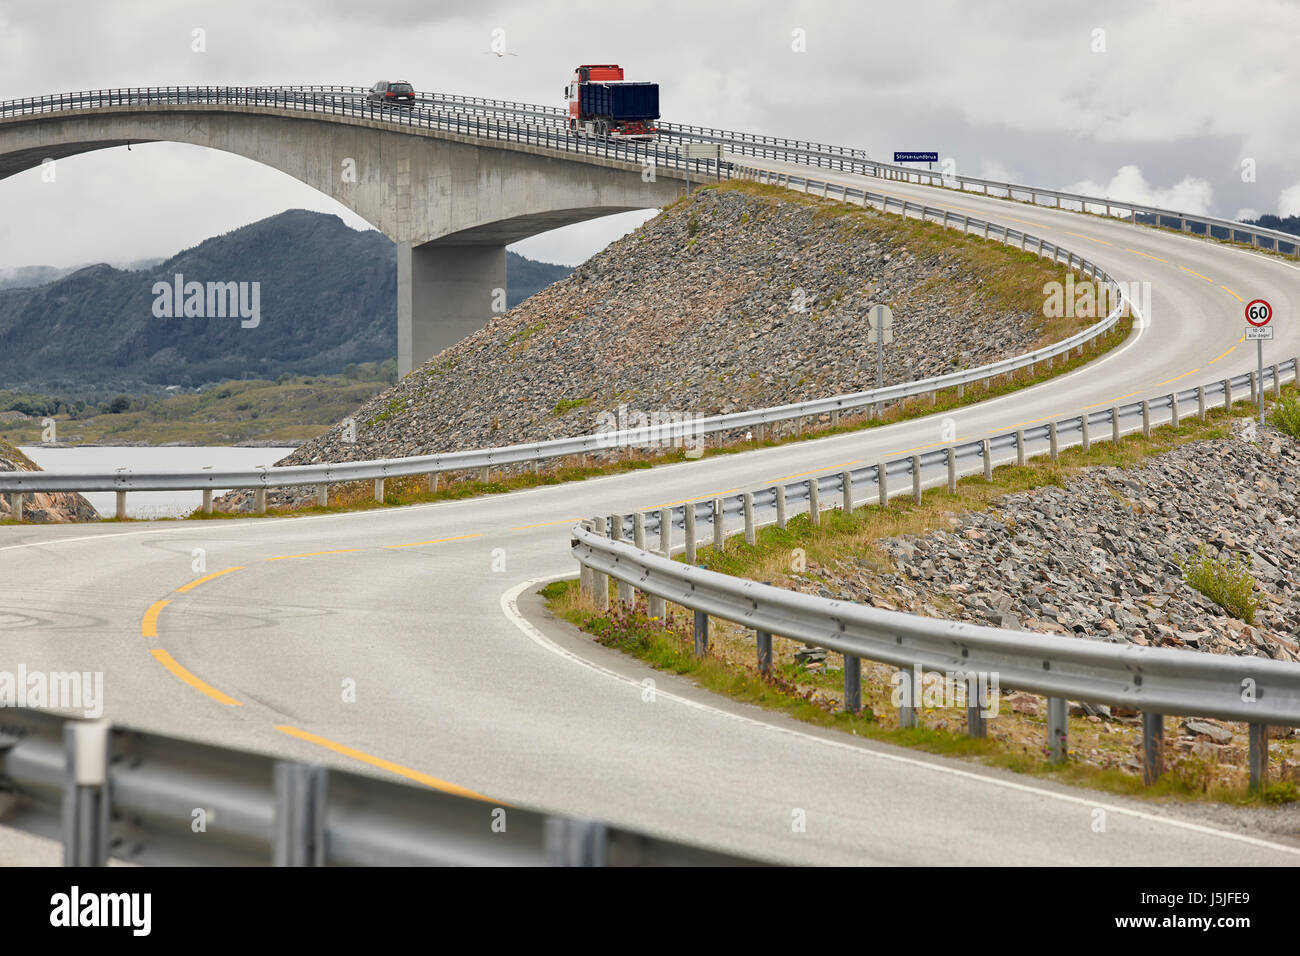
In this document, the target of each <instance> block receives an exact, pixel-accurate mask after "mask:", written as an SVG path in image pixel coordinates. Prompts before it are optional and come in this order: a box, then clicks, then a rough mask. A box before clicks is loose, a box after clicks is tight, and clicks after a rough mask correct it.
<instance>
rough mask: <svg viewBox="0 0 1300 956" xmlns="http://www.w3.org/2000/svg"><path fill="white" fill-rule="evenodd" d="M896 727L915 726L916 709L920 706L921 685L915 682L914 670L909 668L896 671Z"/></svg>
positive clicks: (915, 672)
mask: <svg viewBox="0 0 1300 956" xmlns="http://www.w3.org/2000/svg"><path fill="white" fill-rule="evenodd" d="M898 682H899V683H898V701H899V704H898V726H899V727H915V726H917V719H916V713H917V711H916V708H917V707H918V706H919V705H920V703H921V701H920V700H919V698H920V696H921V685H920V682H919V681H918V680H917V671H916V668H914V667H911V666H905V667H900V668H899V669H898Z"/></svg>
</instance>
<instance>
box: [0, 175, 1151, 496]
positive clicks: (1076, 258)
mask: <svg viewBox="0 0 1300 956" xmlns="http://www.w3.org/2000/svg"><path fill="white" fill-rule="evenodd" d="M737 172H738V173H740V174H741V175H747V176H755V177H767V175H768V174H767V173H766V171H764V170H756V169H746V168H743V167H741V168H738V170H737ZM771 178H772V181H773V182H776V183H778V184H779V185H782V186H790V187H792V188H800V189H803V190H805V191H807V192H813V193H816V192H820V193H821V194H822V195H823V196H834V197H836V198H839V199H841V200H843V201H845V202H856V203H858V204H861V205H864V206H865V205H867V204H871V205H875V206H878V207H879V208H880V209H882V210H885V211H888V212H891V213H895V214H897V215H901V216H910V217H913V218H919V219H924V220H927V221H930V222H933V223H936V224H940V225H943V226H946V227H948V228H952V229H957V230H959V231H962V232H964V233H967V234H973V235H979V236H983V237H984V238H987V239H993V240H996V241H999V242H1002V243H1006V244H1008V245H1010V246H1012V247H1014V248H1018V249H1022V250H1026V251H1031V252H1034V253H1035V254H1037V255H1039V256H1042V257H1046V258H1048V259H1051V260H1052V261H1053V262H1058V263H1061V264H1062V265H1064V266H1066V267H1067V268H1070V269H1073V270H1075V271H1077V272H1078V273H1080V274H1081V275H1083V276H1084V277H1086V278H1087V279H1089V280H1091V281H1094V282H1095V283H1097V284H1098V286H1099V287H1103V288H1105V289H1108V290H1112V291H1113V292H1114V293H1115V296H1116V301H1117V302H1118V304H1117V305H1116V306H1115V308H1114V309H1112V310H1111V311H1110V313H1109V314H1108V315H1106V316H1105V317H1104V318H1102V319H1101V320H1099V321H1098V322H1096V323H1094V324H1093V325H1092V326H1089V327H1088V328H1086V329H1083V330H1082V331H1080V332H1077V333H1075V334H1074V335H1071V336H1069V337H1067V338H1065V339H1062V340H1061V341H1059V342H1055V343H1052V344H1051V345H1047V346H1044V347H1043V348H1040V349H1035V350H1033V351H1031V352H1026V353H1024V354H1022V355H1018V356H1013V357H1011V358H1007V359H1002V360H1000V361H997V362H991V363H988V364H986V365H982V366H979V367H977V368H971V369H962V370H959V371H956V372H949V373H946V374H943V375H938V376H933V377H931V378H926V379H920V380H917V381H913V382H904V383H900V384H898V385H888V386H885V387H884V388H876V389H871V390H868V391H864V392H856V393H852V394H846V395H836V396H832V397H829V398H818V399H811V400H809V401H805V402H794V403H790V404H787V405H779V406H774V407H771V408H759V409H751V410H748V411H743V412H734V413H730V414H726V415H713V416H709V417H701V418H697V419H685V420H682V421H678V422H672V423H665V424H659V425H651V426H646V427H641V428H629V429H621V430H616V431H606V432H596V433H594V434H586V435H578V436H573V437H569V438H559V439H552V440H548V441H542V442H533V443H529V444H520V445H508V446H501V447H496V448H487V449H478V450H473V451H459V452H448V453H445V454H439V455H421V456H413V457H409V458H392V459H383V460H376V461H359V462H339V463H325V464H319V465H290V466H284V467H274V468H262V469H245V470H240V471H208V470H204V471H196V472H162V471H159V472H140V471H128V470H125V469H120V470H118V471H115V472H45V471H10V472H0V493H8V494H9V495H10V511H11V513H12V514H15V515H18V516H21V513H22V496H23V495H24V494H33V493H36V492H51V491H83V492H85V491H90V492H95V491H101V492H102V491H114V492H116V493H117V509H116V514H117V516H118V517H125V516H126V494H127V492H129V491H176V490H201V491H203V492H204V504H203V507H204V510H205V511H207V510H210V509H211V506H212V505H211V500H212V498H211V496H212V494H213V491H214V490H216V489H252V490H254V491H255V492H256V504H255V507H256V508H257V510H258V512H259V513H260V512H262V511H263V510H264V509H265V503H266V490H267V489H269V488H290V487H303V486H309V485H310V486H315V488H316V490H317V495H318V497H319V498H322V499H324V500H327V498H326V496H327V494H328V488H329V486H330V485H332V484H340V483H345V482H352V481H369V480H373V481H374V482H375V483H376V484H375V495H376V498H378V499H380V500H382V497H383V482H384V481H385V480H386V479H388V478H399V477H410V476H413V475H437V474H440V473H443V472H464V471H474V470H482V469H490V468H499V467H503V466H508V465H537V464H539V463H541V462H543V461H548V460H554V459H561V458H568V457H572V456H579V455H587V454H598V453H602V452H608V451H611V450H615V451H616V450H619V449H629V448H638V447H663V446H664V445H666V444H670V443H685V442H694V441H702V440H703V439H705V438H706V437H707V436H710V435H727V434H735V433H743V432H744V431H747V430H750V429H758V430H759V432H760V433H761V432H762V431H763V430H764V429H766V428H768V427H770V426H773V425H776V424H779V423H782V422H791V421H795V420H798V419H805V418H819V417H821V416H830V418H831V422H832V424H837V423H838V421H839V417H840V415H841V414H845V413H854V412H865V411H867V410H869V409H871V408H873V407H875V408H876V409H877V411H879V410H880V409H881V408H882V407H883V406H884V405H886V404H892V403H896V402H900V401H904V400H906V399H908V398H913V397H916V396H923V395H930V396H932V397H933V396H935V395H937V393H938V392H939V391H941V390H944V389H949V388H956V389H958V390H959V391H960V390H963V389H964V388H965V387H966V386H968V385H972V384H974V383H979V382H989V383H991V382H992V381H993V380H994V379H997V378H1000V377H1003V376H1009V375H1011V374H1012V373H1014V372H1017V371H1018V370H1020V369H1029V370H1031V371H1032V370H1033V369H1035V368H1036V367H1037V366H1038V365H1040V364H1041V363H1047V364H1048V365H1051V364H1053V363H1054V362H1055V361H1056V359H1058V358H1061V359H1064V358H1066V357H1068V356H1069V355H1070V354H1071V353H1080V354H1081V353H1082V352H1083V349H1084V347H1085V346H1086V345H1088V344H1089V343H1091V342H1093V341H1095V340H1096V339H1098V338H1100V337H1101V336H1103V335H1106V334H1107V333H1109V332H1110V331H1111V330H1112V329H1114V328H1115V326H1116V325H1117V324H1118V322H1119V321H1120V319H1121V317H1122V316H1123V314H1124V312H1125V311H1126V309H1127V308H1128V299H1127V297H1126V296H1125V294H1124V290H1123V289H1122V287H1120V286H1119V285H1117V284H1116V283H1115V281H1114V280H1113V279H1112V278H1111V277H1110V275H1109V274H1107V273H1106V271H1105V270H1104V269H1102V268H1101V267H1100V266H1098V265H1097V264H1096V263H1094V262H1092V261H1091V260H1089V259H1087V258H1086V257H1084V256H1081V255H1079V254H1077V253H1075V252H1073V251H1071V250H1069V249H1066V248H1064V247H1062V246H1059V245H1057V244H1055V243H1053V242H1049V241H1047V240H1045V239H1043V238H1042V237H1041V236H1034V235H1032V234H1030V233H1027V232H1023V231H1021V230H1017V229H1012V228H1011V227H1009V226H1003V225H999V224H997V223H991V222H988V221H987V220H983V219H977V218H974V217H971V216H957V215H955V214H953V213H951V212H949V211H948V210H946V209H938V208H934V207H931V206H925V205H922V204H920V203H912V202H908V201H903V200H899V199H897V198H895V197H893V196H888V195H885V194H881V193H875V192H871V191H869V190H860V189H855V188H852V187H842V186H839V185H835V184H831V183H827V182H823V181H819V180H813V179H807V178H803V177H791V176H787V175H785V174H779V175H773V176H772V177H771ZM1137 319H1138V320H1141V317H1140V316H1138V317H1137Z"/></svg>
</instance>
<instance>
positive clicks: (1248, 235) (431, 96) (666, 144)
mask: <svg viewBox="0 0 1300 956" xmlns="http://www.w3.org/2000/svg"><path fill="white" fill-rule="evenodd" d="M160 91H164V92H162V94H161V95H162V96H163V97H164V99H158V98H157V97H158V96H159V94H160ZM195 91H199V92H197V93H195ZM366 92H367V91H366V89H365V88H364V87H355V86H352V87H349V86H289V87H131V88H127V89H114V90H92V91H85V92H80V93H63V94H56V95H53V96H44V97H33V98H27V99H20V100H8V101H6V102H3V103H0V119H3V118H5V117H7V116H8V117H18V116H23V115H29V114H41V113H50V112H56V111H60V110H66V109H85V108H104V107H109V106H136V105H149V104H155V103H157V104H162V103H171V104H183V103H191V102H192V103H205V104H219V103H234V104H238V105H248V106H272V107H278V108H287V109H312V110H317V111H320V112H326V113H344V114H347V115H354V116H361V115H364V116H368V117H370V118H383V119H384V120H387V121H394V122H399V123H404V124H406V125H413V126H423V127H425V128H437V129H448V130H454V131H456V132H461V133H464V134H466V135H473V136H483V137H486V138H490V139H504V140H508V141H511V140H513V141H519V142H529V143H532V144H535V145H538V146H543V147H545V148H548V149H556V150H560V151H563V152H581V153H587V154H592V155H596V154H598V155H603V156H608V157H610V158H617V159H624V160H626V161H630V162H643V161H645V160H646V159H648V158H650V157H654V158H655V161H656V164H657V165H661V166H664V167H665V168H669V169H684V168H685V167H686V164H687V163H688V162H689V163H690V164H691V170H692V175H693V176H694V177H695V178H696V179H697V181H698V180H701V179H702V178H706V177H707V176H708V175H710V166H709V164H708V161H707V160H698V159H696V160H689V161H687V160H683V159H682V158H681V157H680V155H679V152H678V150H677V149H676V148H675V147H674V141H675V140H684V141H685V140H689V141H695V142H711V143H718V144H720V145H722V146H723V147H724V148H725V149H726V150H727V151H728V152H729V153H732V154H734V155H736V156H750V157H754V158H761V159H769V160H774V161H779V162H789V163H797V164H799V165H806V166H815V167H819V168H825V169H835V170H839V171H842V172H851V173H858V174H862V175H868V176H875V177H879V178H882V179H893V180H900V181H908V182H915V183H921V184H925V185H930V186H935V187H945V188H950V189H957V190H961V191H979V192H980V193H982V194H984V195H994V194H997V195H1000V196H1001V198H1006V199H1012V200H1020V201H1023V202H1028V203H1033V204H1036V205H1042V204H1047V205H1052V206H1055V207H1057V208H1071V209H1077V210H1079V211H1081V212H1097V213H1104V214H1105V215H1108V216H1112V215H1118V214H1122V215H1123V216H1124V217H1125V218H1127V219H1128V220H1129V221H1131V222H1132V223H1133V224H1134V225H1137V224H1138V223H1139V221H1141V222H1143V223H1146V224H1150V225H1154V226H1156V227H1160V228H1176V229H1178V230H1179V231H1181V232H1187V233H1194V234H1196V235H1200V236H1203V237H1204V238H1206V239H1207V240H1209V239H1222V240H1225V241H1229V242H1241V243H1249V244H1250V245H1251V246H1252V247H1255V248H1262V249H1266V250H1271V251H1273V252H1276V253H1279V254H1282V255H1288V256H1295V257H1296V258H1300V237H1297V236H1295V235H1293V234H1292V233H1288V232H1283V231H1280V230H1276V229H1266V228H1263V227H1260V226H1252V225H1247V224H1245V223H1240V222H1235V221H1233V220H1230V219H1221V218H1218V217H1215V216H1207V215H1203V214H1200V213H1188V212H1178V211H1174V210H1168V209H1162V208H1160V207H1157V206H1151V205H1147V204H1143V203H1135V202H1131V201H1129V200H1125V199H1123V198H1114V197H1106V196H1088V195H1085V194H1082V193H1073V192H1067V191H1064V190H1058V189H1050V188H1047V187H1043V186H1030V185H1023V184H1018V183H1009V182H1002V181H1000V180H994V179H985V178H981V177H976V176H965V175H959V174H956V173H952V174H949V173H946V172H943V171H934V170H924V169H917V168H914V167H910V166H899V165H896V164H890V163H882V162H878V161H876V160H873V159H871V158H870V156H869V155H868V153H867V151H866V150H863V149H860V148H855V147H848V146H836V145H833V144H829V143H817V142H812V141H808V140H798V139H788V138H783V137H776V136H767V135H764V134H760V133H750V132H742V131H735V130H723V129H718V128H715V127H705V126H691V125H683V124H675V123H660V124H659V129H660V138H659V142H658V143H656V144H653V145H652V144H647V143H643V142H638V141H632V142H625V141H617V140H597V139H594V138H591V137H578V136H571V135H569V134H567V133H566V134H565V135H564V136H560V135H559V133H560V131H561V130H562V129H563V117H564V114H563V111H562V110H560V109H558V108H556V107H551V106H545V105H540V104H530V103H520V102H517V101H513V100H494V99H489V98H486V97H471V96H458V95H455V94H448V93H426V94H420V102H421V103H422V104H423V106H424V107H426V108H421V109H410V110H400V111H393V110H385V109H384V108H383V107H378V106H374V105H371V104H369V103H367V101H366V99H365V94H366ZM167 97H170V99H166V98H167ZM195 97H197V98H195ZM429 106H433V107H435V108H436V109H435V110H428V109H427V107H429ZM440 111H450V112H451V113H452V114H456V118H450V117H449V116H448V114H447V113H446V112H440ZM469 116H479V117H483V116H492V117H497V118H498V119H505V118H510V117H524V118H526V119H527V121H528V122H527V124H526V125H525V126H524V127H523V128H522V129H516V128H515V124H513V123H500V122H498V123H493V124H489V125H487V126H483V125H479V124H478V123H470V122H468V120H467V117H469ZM715 172H716V170H715ZM1175 223H1176V224H1177V225H1176V226H1175V225H1174V224H1175Z"/></svg>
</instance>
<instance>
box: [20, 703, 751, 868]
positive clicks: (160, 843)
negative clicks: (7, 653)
mask: <svg viewBox="0 0 1300 956" xmlns="http://www.w3.org/2000/svg"><path fill="white" fill-rule="evenodd" d="M0 791H4V792H7V794H8V795H9V797H10V800H9V803H8V806H7V808H6V809H5V810H4V812H3V813H0V824H2V825H8V826H13V827H17V828H18V829H20V830H24V831H26V832H28V833H34V834H37V835H38V836H44V837H49V838H53V839H58V840H60V841H61V842H62V844H63V853H64V855H63V859H64V864H65V865H69V866H103V865H105V864H106V863H107V861H108V859H109V858H110V857H113V858H115V859H119V860H124V861H126V862H129V863H135V864H140V865H145V866H178V865H195V864H199V865H210V866H211V865H223V866H224V865H239V866H258V865H266V864H274V865H276V866H330V865H346V866H446V865H452V866H545V865H550V866H735V865H758V864H757V861H754V860H747V859H743V858H741V857H737V856H733V855H730V854H726V853H720V852H717V851H714V850H710V849H705V848H701V847H694V846H688V845H686V844H681V843H676V842H673V841H670V840H664V839H661V838H659V837H654V836H649V835H646V834H643V833H638V832H636V831H633V830H627V829H624V828H621V827H616V826H611V825H608V824H604V823H600V822H598V821H593V820H582V819H575V818H571V817H563V816H557V815H554V814H544V813H539V812H537V811H535V810H526V809H520V808H517V807H511V806H508V805H505V804H500V803H495V804H494V803H492V802H488V801H485V800H477V799H474V798H472V797H463V796H456V795H452V794H448V793H440V792H437V791H434V790H430V789H426V788H423V787H416V786H412V785H408V784H403V783H396V782H393V781H389V780H382V779H377V778H374V777H367V776H362V775H360V774H354V773H348V772H346V771H341V770H331V769H327V768H325V767H321V766H316V765H313V764H304V763H298V762H295V761H289V760H277V759H275V758H273V757H269V756H266V755H263V754H256V753H251V752H247V751H242V750H233V749H229V748H225V747H215V746H211V745H208V744H199V743H194V742H192V741H187V740H181V739H179V738H175V737H167V736H163V735H160V734H151V733H144V732H141V731H137V730H132V729H130V728H126V727H117V726H110V725H109V724H108V722H107V721H81V720H73V719H70V718H65V717H59V716H56V715H53V714H47V713H41V712H38V711H33V710H25V709H14V708H0Z"/></svg>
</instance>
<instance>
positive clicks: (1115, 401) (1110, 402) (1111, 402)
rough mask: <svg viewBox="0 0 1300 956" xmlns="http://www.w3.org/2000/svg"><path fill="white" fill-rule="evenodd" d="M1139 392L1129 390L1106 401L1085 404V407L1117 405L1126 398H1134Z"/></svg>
mask: <svg viewBox="0 0 1300 956" xmlns="http://www.w3.org/2000/svg"><path fill="white" fill-rule="evenodd" d="M1136 394H1137V392H1129V393H1128V394H1127V395H1117V396H1116V397H1115V398H1108V399H1106V401H1104V402H1097V403H1096V404H1095V405H1085V406H1083V407H1084V408H1101V407H1102V406H1103V405H1116V404H1118V403H1119V402H1122V401H1123V400H1124V399H1126V398H1132V397H1133V396H1134V395H1136Z"/></svg>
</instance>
